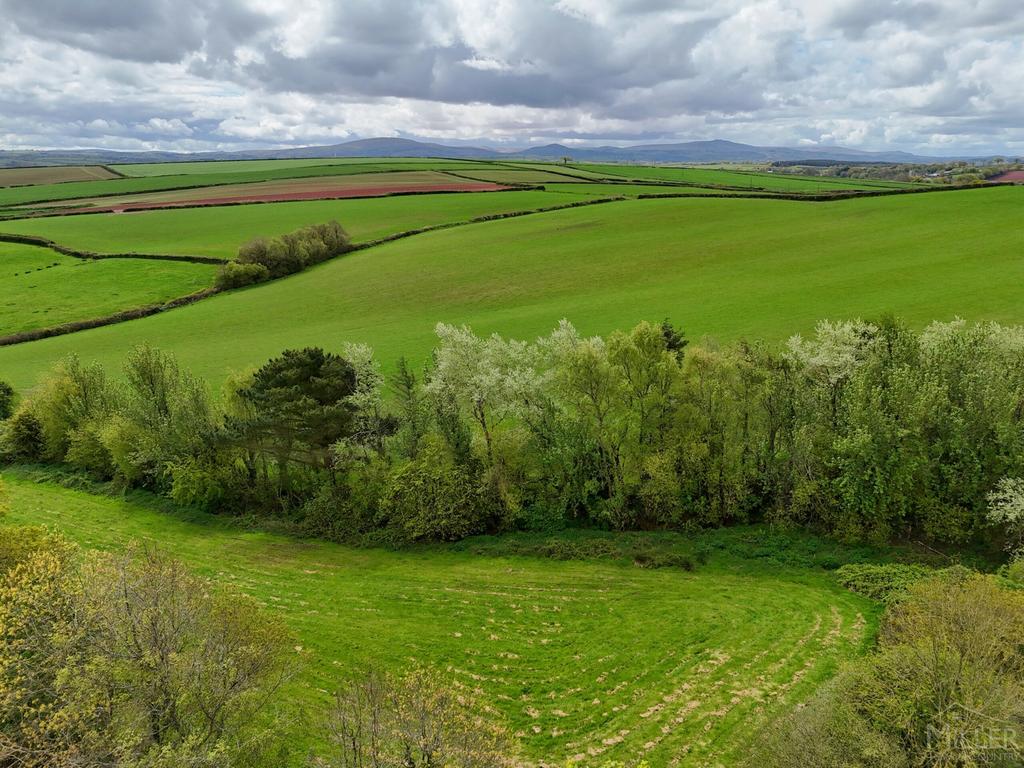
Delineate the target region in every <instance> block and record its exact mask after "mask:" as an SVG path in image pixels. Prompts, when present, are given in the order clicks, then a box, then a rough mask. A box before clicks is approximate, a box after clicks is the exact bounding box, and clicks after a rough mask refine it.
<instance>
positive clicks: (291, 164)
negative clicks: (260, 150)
mask: <svg viewBox="0 0 1024 768" xmlns="http://www.w3.org/2000/svg"><path fill="white" fill-rule="evenodd" d="M479 162H480V161H477V160H449V159H432V158H421V157H388V158H384V159H374V158H372V157H311V158H305V159H295V160H198V161H194V162H182V163H130V164H126V165H112V166H110V167H111V168H113V169H114V170H116V171H117V172H118V173H123V174H124V175H125V176H135V177H141V176H173V175H179V174H206V173H244V172H246V171H272V170H279V169H284V168H309V167H311V166H324V165H377V164H386V165H389V166H392V165H402V166H403V167H406V166H408V167H410V168H411V169H417V170H418V169H419V167H420V166H422V167H423V168H447V167H450V168H458V167H459V166H465V165H474V164H477V163H479Z"/></svg>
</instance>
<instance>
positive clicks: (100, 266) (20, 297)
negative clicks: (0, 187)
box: [0, 243, 215, 378]
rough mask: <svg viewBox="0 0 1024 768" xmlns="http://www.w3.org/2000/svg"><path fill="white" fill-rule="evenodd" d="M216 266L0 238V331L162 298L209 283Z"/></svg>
mask: <svg viewBox="0 0 1024 768" xmlns="http://www.w3.org/2000/svg"><path fill="white" fill-rule="evenodd" d="M214 271H215V267H213V266H211V265H208V264H190V263H183V262H170V261H136V260H132V259H104V260H100V261H88V260H83V259H75V258H72V257H70V256H64V255H62V254H59V253H55V252H53V251H51V250H48V249H46V248H35V247H32V246H29V245H14V244H11V243H0V336H6V335H8V334H11V333H18V332H20V331H28V330H33V329H36V328H48V327H50V326H54V325H61V324H63V323H70V322H73V321H75V320H90V319H92V318H96V317H104V316H106V315H111V314H113V313H115V312H119V311H121V310H125V309H132V308H133V307H139V306H144V305H147V304H157V303H163V302H165V301H169V300H170V299H174V298H177V297H179V296H185V295H187V294H189V293H194V292H195V291H199V290H202V289H203V288H208V287H209V286H210V285H211V284H212V283H213V275H214ZM0 378H2V374H0Z"/></svg>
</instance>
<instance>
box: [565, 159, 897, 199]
mask: <svg viewBox="0 0 1024 768" xmlns="http://www.w3.org/2000/svg"><path fill="white" fill-rule="evenodd" d="M570 168H579V169H581V170H585V171H590V172H592V173H600V174H604V175H605V176H606V177H611V178H616V177H622V178H626V179H650V180H654V181H674V182H678V183H683V184H697V185H702V184H711V185H721V186H729V187H744V188H748V189H752V190H757V189H765V190H769V191H772V192H794V193H802V194H807V193H815V192H836V191H853V190H872V189H880V188H881V189H886V188H891V189H902V188H909V187H913V186H915V185H913V184H909V183H903V182H898V181H877V180H872V179H841V178H834V177H820V178H819V177H811V176H787V175H786V174H782V173H753V172H745V171H725V170H719V169H714V168H680V167H675V166H653V165H615V164H611V163H606V164H597V163H586V164H583V163H581V164H576V163H574V164H572V165H571V166H570Z"/></svg>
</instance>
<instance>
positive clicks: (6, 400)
mask: <svg viewBox="0 0 1024 768" xmlns="http://www.w3.org/2000/svg"><path fill="white" fill-rule="evenodd" d="M12 413H14V387H12V386H11V385H10V384H8V383H7V382H6V381H0V421H3V420H4V419H9V418H10V417H11V414H12Z"/></svg>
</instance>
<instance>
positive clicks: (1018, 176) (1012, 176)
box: [989, 171, 1024, 183]
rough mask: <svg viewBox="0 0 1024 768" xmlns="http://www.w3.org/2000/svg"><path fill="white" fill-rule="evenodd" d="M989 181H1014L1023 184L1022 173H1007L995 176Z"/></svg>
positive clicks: (1023, 175) (1023, 176)
mask: <svg viewBox="0 0 1024 768" xmlns="http://www.w3.org/2000/svg"><path fill="white" fill-rule="evenodd" d="M989 181H1016V182H1018V183H1020V182H1024V171H1007V172H1006V173H1004V174H1003V175H1001V176H996V177H995V178H994V179H989Z"/></svg>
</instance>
